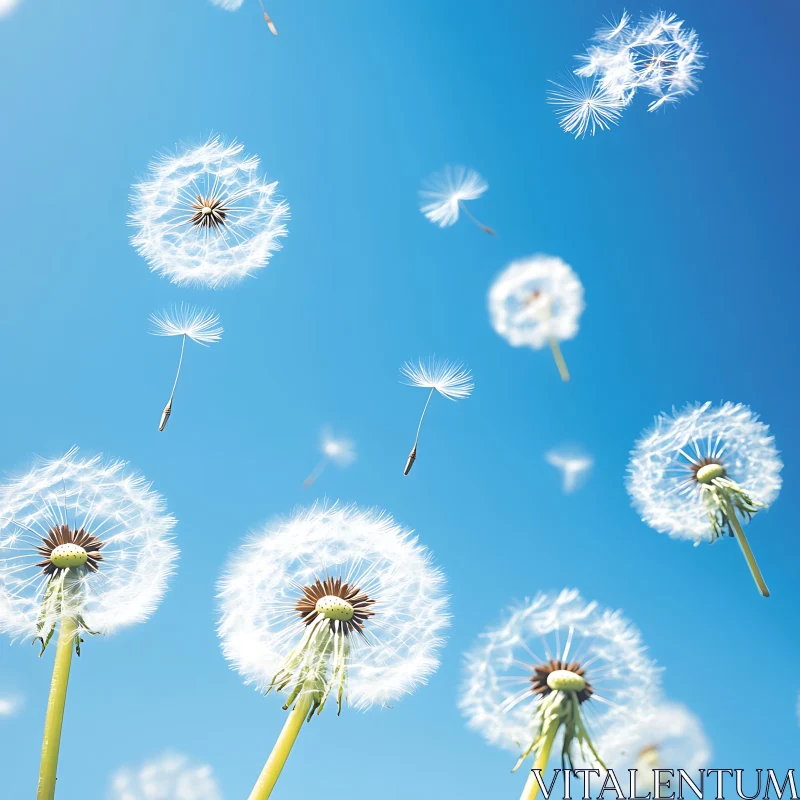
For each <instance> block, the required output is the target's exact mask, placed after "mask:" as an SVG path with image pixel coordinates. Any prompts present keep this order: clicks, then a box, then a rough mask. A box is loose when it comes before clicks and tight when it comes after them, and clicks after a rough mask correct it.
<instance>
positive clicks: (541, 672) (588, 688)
mask: <svg viewBox="0 0 800 800" xmlns="http://www.w3.org/2000/svg"><path fill="white" fill-rule="evenodd" d="M561 670H566V671H567V672H573V673H575V675H580V677H581V678H583V679H584V680H585V681H586V685H585V686H584V687H583V689H581V690H580V691H579V692H577V693H576V694H577V696H578V702H579V703H585V702H586V701H587V700H588V699H589V698H590V697H591V696H592V695H593V694H594V689H593V688H592V684H591V683H589V681H588V680H586V675H585V670H584V669H583V667H581V665H580V663H579V662H578V661H571V662H569V663H568V662H566V661H562V660H561V659H553V658H551V659H550V660H549V661H548V662H547V663H546V664H539V665H538V666H536V667H534V668H533V675H532V676H531V677H530V678H529V679H528V680H529V681H530V682H531V691H532V692H533V693H534V694H536V695H539V696H540V697H547V695H549V694H550V693H551V692H552V691H553V689H551V688H550V687H549V686H548V684H547V676H548V675H550V673H551V672H558V671H561Z"/></svg>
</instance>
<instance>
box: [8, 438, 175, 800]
mask: <svg viewBox="0 0 800 800" xmlns="http://www.w3.org/2000/svg"><path fill="white" fill-rule="evenodd" d="M174 526H175V520H174V519H173V517H171V516H169V515H168V514H167V513H166V512H165V508H164V501H163V499H162V498H161V497H160V496H159V495H157V494H156V493H155V492H153V491H151V488H150V484H148V483H146V482H145V480H144V478H142V477H140V476H138V475H136V474H135V473H131V472H128V471H127V470H126V464H125V462H122V461H106V462H103V461H102V460H101V457H100V456H96V457H94V458H89V459H80V458H78V457H77V448H73V449H72V450H70V451H69V452H68V453H67V454H66V455H65V456H64V457H63V458H59V459H55V460H53V461H42V462H40V463H38V464H37V465H36V466H35V467H34V469H32V470H31V471H30V472H29V473H28V474H26V475H24V476H22V477H21V478H18V479H16V480H13V481H11V482H9V483H7V484H4V485H2V486H0V632H3V633H9V634H11V635H12V636H22V637H26V638H33V641H34V643H36V642H40V643H41V652H40V654H39V655H40V656H41V655H43V654H44V652H45V649H46V648H47V646H48V645H49V643H50V641H51V639H52V638H53V636H54V634H55V632H56V629H57V628H58V631H59V634H58V642H57V645H56V654H55V662H54V665H53V678H52V682H51V685H50V699H49V702H48V706H47V715H46V719H45V731H44V740H43V745H42V760H41V767H40V772H39V789H38V794H37V798H39V800H50V799H51V798H52V797H53V793H54V792H55V783H56V771H57V767H58V753H59V747H60V742H61V728H62V723H63V718H64V708H65V704H66V693H67V683H68V680H69V672H70V666H71V662H72V651H73V649H74V650H75V652H76V654H77V655H80V654H81V644H83V638H82V637H83V635H84V634H87V633H88V634H99V633H110V632H112V631H114V630H117V629H120V628H123V627H125V626H127V625H131V624H134V623H137V622H141V621H143V620H145V619H147V617H149V616H150V614H151V613H152V612H153V611H154V610H155V608H156V607H157V606H158V604H159V602H160V601H161V598H162V597H163V595H164V592H165V591H166V583H167V579H168V578H169V576H170V575H171V574H172V572H173V570H174V566H175V561H176V559H177V554H178V551H177V549H176V548H175V546H174V544H173V543H172V529H173V528H174Z"/></svg>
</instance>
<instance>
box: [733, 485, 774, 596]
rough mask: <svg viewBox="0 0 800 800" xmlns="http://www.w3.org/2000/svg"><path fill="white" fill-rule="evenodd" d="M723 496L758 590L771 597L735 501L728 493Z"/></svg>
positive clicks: (735, 533) (762, 594)
mask: <svg viewBox="0 0 800 800" xmlns="http://www.w3.org/2000/svg"><path fill="white" fill-rule="evenodd" d="M722 497H723V502H724V503H725V516H726V517H727V518H728V520H729V521H730V523H731V525H733V532H734V535H735V536H736V541H737V542H739V547H741V548H742V553H743V554H744V559H745V561H746V562H747V566H748V567H750V574H751V575H752V576H753V580H754V581H755V582H756V586H758V591H759V592H761V596H762V597H769V589H767V584H766V583H765V582H764V578H763V577H762V575H761V570H760V569H759V568H758V564H757V563H756V557H755V556H754V555H753V551H752V550H751V549H750V545H749V543H748V541H747V537H746V536H745V535H744V531H743V530H742V526H741V525H740V524H739V519H738V517H737V516H736V510H735V509H734V507H733V503H731V501H730V498H729V497H728V495H727V494H724V493H723V495H722Z"/></svg>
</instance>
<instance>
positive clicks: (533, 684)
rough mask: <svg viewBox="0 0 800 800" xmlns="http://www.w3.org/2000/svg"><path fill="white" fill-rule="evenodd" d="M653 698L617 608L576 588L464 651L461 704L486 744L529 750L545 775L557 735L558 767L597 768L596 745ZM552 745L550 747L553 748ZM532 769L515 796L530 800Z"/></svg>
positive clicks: (651, 678) (518, 612)
mask: <svg viewBox="0 0 800 800" xmlns="http://www.w3.org/2000/svg"><path fill="white" fill-rule="evenodd" d="M658 695H659V671H658V669H657V668H656V667H655V665H654V663H653V662H652V661H651V660H650V659H649V658H648V657H647V655H646V651H645V648H644V646H643V645H642V642H641V637H640V635H639V632H638V631H637V630H636V628H634V627H633V626H632V625H631V624H630V623H629V622H628V621H627V620H625V619H624V618H623V617H622V616H621V614H620V612H618V611H609V610H606V609H602V608H600V607H599V606H598V605H597V603H595V602H586V601H585V600H583V599H582V598H581V596H580V595H579V594H578V592H577V591H575V590H574V589H564V590H563V591H562V592H561V593H560V594H557V595H556V594H553V595H544V594H540V595H538V596H537V597H536V598H535V599H534V600H533V601H526V602H525V604H523V605H522V606H520V607H517V608H514V609H512V610H511V612H510V616H509V618H508V621H507V622H506V623H505V624H504V625H501V626H500V627H498V628H495V629H492V630H488V631H486V632H485V633H484V634H482V635H481V637H480V641H479V642H478V644H477V645H476V646H475V647H474V648H473V650H472V651H471V652H470V653H469V654H468V655H467V658H466V667H465V677H464V681H463V684H462V689H461V697H460V701H459V706H460V708H461V710H462V712H463V714H464V716H465V717H466V719H467V724H468V725H469V727H470V728H472V729H474V730H476V731H478V732H479V733H481V734H482V735H483V736H484V738H485V739H486V740H487V741H488V742H489V744H492V745H499V746H501V747H504V748H508V749H512V750H515V751H517V752H519V751H520V750H521V756H520V758H519V760H518V761H517V764H516V766H515V767H514V770H517V769H518V768H519V767H520V766H521V765H522V763H523V762H524V761H525V759H526V758H528V757H529V756H530V755H533V756H534V764H533V768H534V769H540V770H541V771H542V773H544V771H545V769H546V768H547V763H548V761H549V758H550V753H551V751H552V749H553V747H554V745H556V739H557V737H558V736H559V735H561V743H560V750H561V765H562V767H563V768H564V769H567V768H570V769H571V768H574V767H575V766H576V765H577V764H578V763H579V762H581V761H583V762H586V763H588V764H590V765H592V766H594V767H596V766H598V765H599V766H601V767H605V765H604V763H603V760H602V759H601V756H600V754H599V751H598V750H597V749H596V748H595V745H594V741H597V740H599V738H600V737H601V736H602V734H603V733H604V732H605V731H606V730H613V729H615V728H616V727H617V726H618V725H619V724H621V723H622V721H624V720H625V719H627V718H628V717H629V716H630V715H631V714H632V713H640V710H641V709H646V708H648V707H650V706H651V704H652V702H653V700H654V699H655V698H657V697H658ZM556 746H557V745H556ZM538 788H539V787H538V784H537V782H536V779H535V777H534V774H533V773H532V772H531V773H530V775H529V777H528V780H527V782H526V784H525V788H524V789H523V792H522V795H521V800H533V799H534V798H535V797H536V795H537V792H538Z"/></svg>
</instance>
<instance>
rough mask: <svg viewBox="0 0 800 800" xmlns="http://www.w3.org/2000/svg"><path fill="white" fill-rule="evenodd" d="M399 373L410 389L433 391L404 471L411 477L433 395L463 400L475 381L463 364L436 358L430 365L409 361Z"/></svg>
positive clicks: (428, 362) (423, 412)
mask: <svg viewBox="0 0 800 800" xmlns="http://www.w3.org/2000/svg"><path fill="white" fill-rule="evenodd" d="M400 374H401V375H402V376H403V377H404V378H406V385H407V386H419V387H421V388H423V389H430V391H429V392H428V399H427V400H426V401H425V407H424V408H423V409H422V415H421V416H420V418H419V424H418V425H417V435H416V437H415V438H414V446H413V447H412V448H411V452H410V453H409V454H408V460H407V461H406V467H405V469H404V470H403V475H408V473H409V472H411V467H413V466H414V462H415V461H416V460H417V445H418V444H419V432H420V430H421V429H422V420H423V419H425V412H426V411H427V410H428V404H429V403H430V402H431V397H433V393H434V392H439V394H440V395H442V397H446V398H447V399H448V400H453V401H456V400H463V399H464V398H466V397H469V396H470V395H471V394H472V390H473V389H474V388H475V384H474V383H473V382H472V374H471V373H470V371H469V370H468V369H465V367H464V365H463V364H456V363H454V362H452V361H446V360H444V359H437V358H429V359H428V361H427V363H423V362H422V361H421V360H420V361H418V362H417V363H416V364H413V363H412V362H410V361H407V362H406V363H405V364H403V366H402V367H401V368H400Z"/></svg>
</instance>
